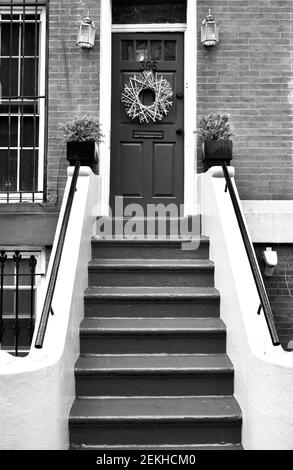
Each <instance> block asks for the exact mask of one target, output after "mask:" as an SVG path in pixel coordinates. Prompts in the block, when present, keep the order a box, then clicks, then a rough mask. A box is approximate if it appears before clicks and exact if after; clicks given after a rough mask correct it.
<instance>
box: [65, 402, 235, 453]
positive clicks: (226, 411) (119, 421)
mask: <svg viewBox="0 0 293 470" xmlns="http://www.w3.org/2000/svg"><path fill="white" fill-rule="evenodd" d="M69 424H70V440H71V445H74V444H75V443H77V444H78V445H108V446H109V445H110V446H112V445H120V446H121V445H124V446H126V445H132V446H133V445H165V444H168V445H176V446H177V445H186V444H188V445H190V444H197V445H201V444H209V445H210V444H221V443H229V444H239V443H240V442H241V412H240V409H239V406H238V404H237V402H236V400H235V399H234V397H232V396H219V397H206V396H204V397H183V398H182V397H172V398H171V397H155V398H153V397H152V398H151V397H150V398H147V397H143V398H124V397H123V398H93V399H90V398H87V399H77V400H75V402H74V404H73V407H72V409H71V413H70V419H69Z"/></svg>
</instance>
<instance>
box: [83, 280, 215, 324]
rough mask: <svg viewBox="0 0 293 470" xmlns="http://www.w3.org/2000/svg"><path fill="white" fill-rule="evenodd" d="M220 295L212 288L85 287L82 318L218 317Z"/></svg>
mask: <svg viewBox="0 0 293 470" xmlns="http://www.w3.org/2000/svg"><path fill="white" fill-rule="evenodd" d="M219 304H220V295H219V292H218V291H217V290H216V289H214V288H212V287H201V288H198V287H163V288H162V287H89V288H88V289H87V290H86V292H85V316H86V317H112V316H125V317H149V316H155V317H172V316H176V317H177V318H179V317H189V316H190V317H218V316H219Z"/></svg>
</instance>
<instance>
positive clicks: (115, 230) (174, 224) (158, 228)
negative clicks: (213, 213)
mask: <svg viewBox="0 0 293 470" xmlns="http://www.w3.org/2000/svg"><path fill="white" fill-rule="evenodd" d="M96 227H97V230H96V234H95V235H97V236H99V237H101V238H109V237H125V236H126V237H131V236H139V237H143V236H144V237H154V236H159V237H164V236H166V235H167V236H170V235H171V236H173V237H178V236H181V237H182V238H183V237H190V236H196V237H198V236H199V235H200V233H201V216H200V215H194V216H188V217H170V216H169V217H168V216H158V217H135V219H134V218H133V217H113V218H111V217H99V218H98V219H97V223H96Z"/></svg>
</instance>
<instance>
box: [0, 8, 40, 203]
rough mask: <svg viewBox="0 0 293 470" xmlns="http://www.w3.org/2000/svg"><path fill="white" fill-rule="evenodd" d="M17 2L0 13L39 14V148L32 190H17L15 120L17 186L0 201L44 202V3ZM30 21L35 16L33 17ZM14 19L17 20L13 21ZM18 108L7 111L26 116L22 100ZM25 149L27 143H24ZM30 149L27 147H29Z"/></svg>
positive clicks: (18, 148)
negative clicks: (35, 181) (34, 184)
mask: <svg viewBox="0 0 293 470" xmlns="http://www.w3.org/2000/svg"><path fill="white" fill-rule="evenodd" d="M19 5H20V4H19V3H18V5H17V6H15V5H14V4H13V2H12V3H11V4H10V5H7V4H5V5H0V15H2V14H9V15H10V14H16V15H23V14H25V15H31V14H33V15H35V14H36V12H37V14H38V15H40V18H39V19H38V22H39V44H38V90H37V93H38V95H37V96H38V113H37V114H36V115H37V116H38V118H39V124H38V131H39V137H38V141H37V145H36V147H35V149H36V150H37V151H38V157H37V161H38V168H37V184H36V188H35V189H34V191H26V190H25V191H23V190H20V187H19V182H20V178H19V175H20V152H21V148H22V147H21V143H20V129H19V123H18V142H17V148H16V149H15V148H14V147H13V150H17V188H16V190H14V191H9V190H7V191H5V190H1V191H0V203H14V202H43V200H44V199H45V194H44V190H45V159H46V155H45V152H46V146H45V139H46V123H47V86H46V82H47V79H46V74H47V70H46V68H47V67H46V62H47V5H46V4H44V3H42V4H40V3H39V2H37V1H35V5H33V4H32V2H29V5H26V4H25V1H24V4H23V6H22V5H21V6H19ZM32 21H33V22H34V21H35V20H32ZM15 22H16V21H15ZM0 25H1V21H0ZM6 102H7V103H9V98H8V99H4V100H3V99H2V98H1V103H2V104H5V103H6ZM19 102H20V106H19V110H18V112H17V113H10V114H11V116H13V117H14V116H17V118H18V121H19V122H20V121H21V116H26V114H25V113H22V111H21V101H20V100H19ZM1 115H2V116H5V115H8V113H1ZM7 148H8V147H1V149H2V150H5V149H7ZM25 149H26V147H25ZM28 150H29V148H28Z"/></svg>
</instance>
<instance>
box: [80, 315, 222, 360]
mask: <svg viewBox="0 0 293 470" xmlns="http://www.w3.org/2000/svg"><path fill="white" fill-rule="evenodd" d="M80 348H81V353H82V354H140V353H145V354H155V353H166V354H167V353H168V354H208V353H214V354H218V353H225V351H226V328H225V325H224V323H223V322H222V320H221V319H220V318H85V319H84V320H83V321H82V323H81V327H80Z"/></svg>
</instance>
